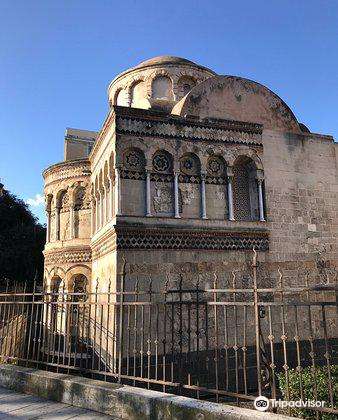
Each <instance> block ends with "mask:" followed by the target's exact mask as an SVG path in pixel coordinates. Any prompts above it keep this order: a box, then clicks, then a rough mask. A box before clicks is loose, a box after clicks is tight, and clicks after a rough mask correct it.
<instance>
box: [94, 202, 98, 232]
mask: <svg viewBox="0 0 338 420" xmlns="http://www.w3.org/2000/svg"><path fill="white" fill-rule="evenodd" d="M95 219H96V220H95V232H97V231H98V230H99V196H98V195H97V196H96V197H95Z"/></svg>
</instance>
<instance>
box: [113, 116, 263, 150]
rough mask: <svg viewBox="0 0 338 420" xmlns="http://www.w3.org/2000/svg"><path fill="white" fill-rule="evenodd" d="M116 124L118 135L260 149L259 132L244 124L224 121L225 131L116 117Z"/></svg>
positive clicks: (184, 122)
mask: <svg viewBox="0 0 338 420" xmlns="http://www.w3.org/2000/svg"><path fill="white" fill-rule="evenodd" d="M116 124H117V133H119V134H134V135H143V136H151V137H162V138H168V137H169V138H181V139H187V140H194V139H196V140H210V141H214V142H226V143H239V144H240V143H244V144H250V145H262V136H261V131H262V130H261V128H260V127H254V126H253V125H250V124H247V123H234V122H227V121H224V127H221V126H220V127H215V126H212V125H211V124H210V126H208V124H207V123H203V122H200V123H196V124H194V123H192V122H190V121H185V120H184V119H182V120H180V121H177V122H176V121H158V120H155V119H154V120H153V121H149V120H147V119H145V118H144V119H143V118H142V117H140V118H136V117H120V116H117V123H116ZM225 125H228V127H226V126H225Z"/></svg>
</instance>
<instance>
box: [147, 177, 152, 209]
mask: <svg viewBox="0 0 338 420" xmlns="http://www.w3.org/2000/svg"><path fill="white" fill-rule="evenodd" d="M150 173H151V172H150V169H146V216H147V217H151V216H152V214H151V196H150Z"/></svg>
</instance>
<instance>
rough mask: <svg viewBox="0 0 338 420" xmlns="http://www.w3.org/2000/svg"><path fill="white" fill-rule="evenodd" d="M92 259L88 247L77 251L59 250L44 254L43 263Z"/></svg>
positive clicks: (87, 260)
mask: <svg viewBox="0 0 338 420" xmlns="http://www.w3.org/2000/svg"><path fill="white" fill-rule="evenodd" d="M91 260H92V252H91V250H90V249H86V250H82V251H80V250H78V251H59V252H53V253H48V254H45V264H46V265H50V264H65V263H78V262H90V261H91Z"/></svg>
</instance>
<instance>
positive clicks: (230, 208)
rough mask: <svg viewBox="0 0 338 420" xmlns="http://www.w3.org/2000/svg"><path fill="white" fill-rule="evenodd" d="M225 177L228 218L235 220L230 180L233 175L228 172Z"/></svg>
mask: <svg viewBox="0 0 338 420" xmlns="http://www.w3.org/2000/svg"><path fill="white" fill-rule="evenodd" d="M227 179H228V206H229V220H231V221H233V220H235V216H234V198H233V193H232V180H233V175H232V174H228V176H227Z"/></svg>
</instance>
